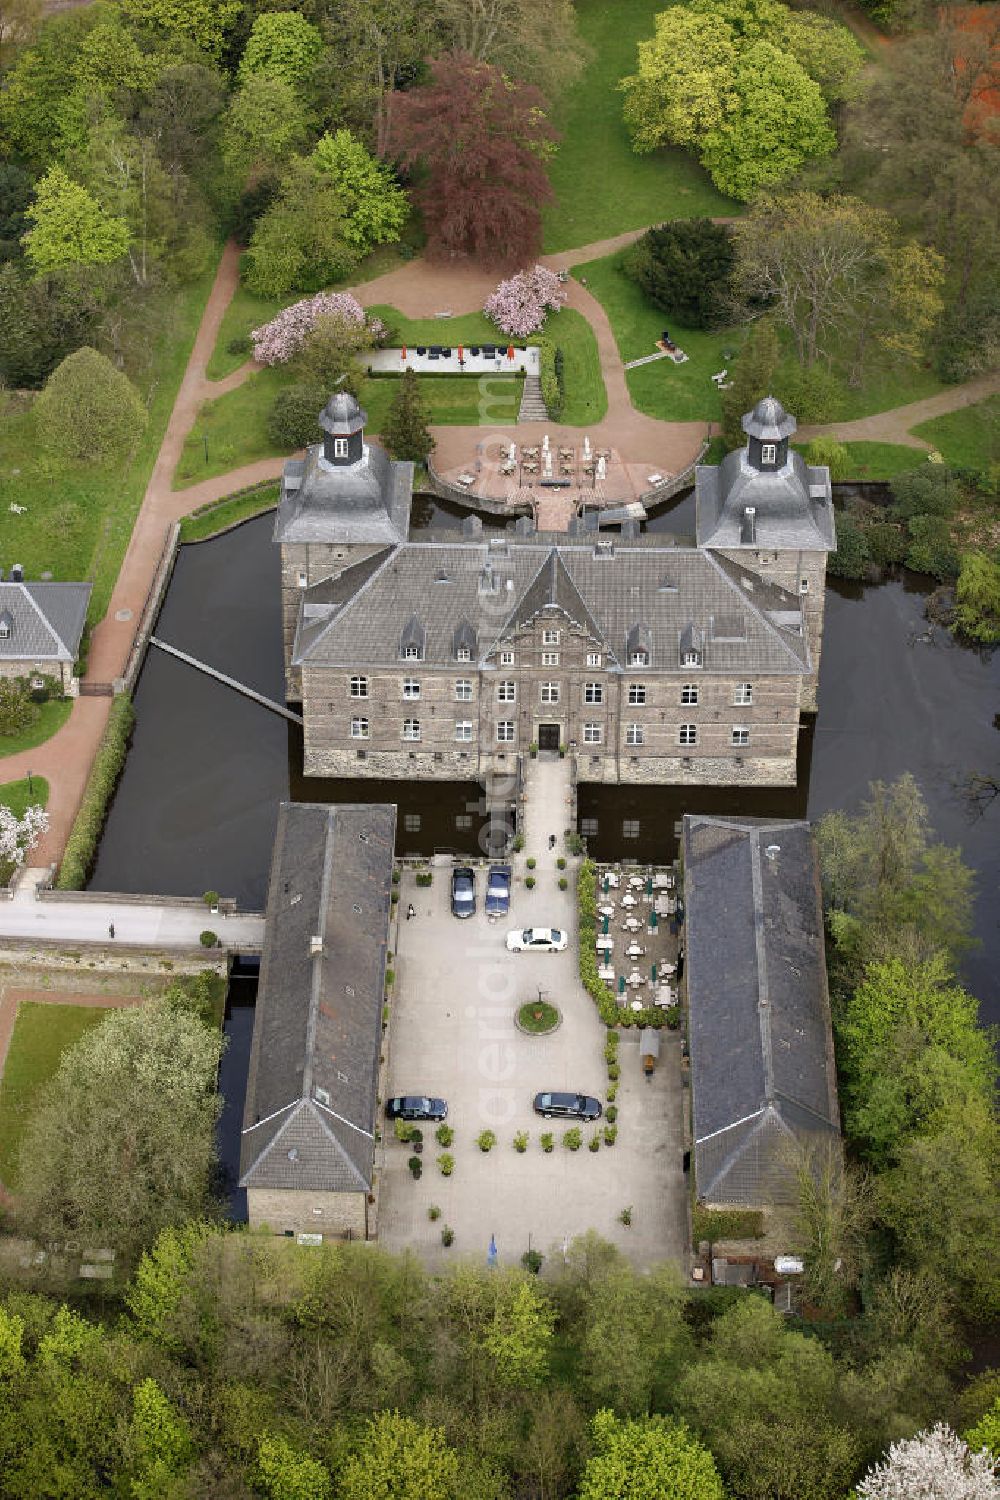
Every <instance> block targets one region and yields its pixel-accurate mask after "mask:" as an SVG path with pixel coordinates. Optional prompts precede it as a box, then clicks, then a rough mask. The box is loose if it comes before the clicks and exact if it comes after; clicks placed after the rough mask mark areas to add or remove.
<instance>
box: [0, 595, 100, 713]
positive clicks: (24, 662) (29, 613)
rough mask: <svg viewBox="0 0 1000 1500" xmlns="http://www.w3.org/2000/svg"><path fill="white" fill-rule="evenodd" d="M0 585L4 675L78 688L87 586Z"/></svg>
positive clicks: (65, 690) (0, 668)
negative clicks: (49, 679)
mask: <svg viewBox="0 0 1000 1500" xmlns="http://www.w3.org/2000/svg"><path fill="white" fill-rule="evenodd" d="M12 572H13V574H14V575H15V576H14V577H13V578H12V579H11V580H10V581H7V582H4V581H0V677H27V678H29V679H32V678H35V679H42V678H52V679H54V680H55V682H56V683H57V684H58V687H59V691H60V693H62V694H63V696H64V697H66V696H69V695H70V694H74V693H75V692H76V690H77V686H78V683H77V678H76V676H75V673H74V663H75V661H76V658H77V653H78V652H79V650H80V640H81V637H82V635H83V627H84V625H85V623H86V620H87V606H88V604H89V603H90V592H91V585H90V584H89V583H42V582H39V583H36V582H34V581H31V582H26V581H25V580H24V579H23V578H22V577H20V576H17V575H19V574H20V572H21V570H20V569H19V568H14V569H13V570H12Z"/></svg>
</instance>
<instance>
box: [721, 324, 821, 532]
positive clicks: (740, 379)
mask: <svg viewBox="0 0 1000 1500" xmlns="http://www.w3.org/2000/svg"><path fill="white" fill-rule="evenodd" d="M780 358H781V346H780V344H779V342H778V335H777V332H776V330H775V327H774V324H773V323H772V322H771V320H770V318H762V319H761V320H760V321H759V322H757V323H754V324H753V326H752V327H751V329H750V332H749V333H748V334H747V336H746V338H745V339H744V340H743V347H742V348H741V349H740V352H739V354H738V355H737V356H736V359H735V361H734V362H733V366H732V368H731V369H730V371H729V381H728V388H727V389H726V390H724V391H723V392H722V436H723V437H724V438H725V441H726V447H727V448H742V447H743V445H744V443H745V442H746V435H745V433H744V431H743V428H742V426H741V423H742V420H743V417H744V416H745V414H746V413H747V412H748V411H752V410H753V408H754V407H755V406H756V404H757V402H758V401H759V400H760V398H761V396H766V395H768V394H771V393H772V392H773V390H774V381H775V375H776V372H777V369H778V361H779V359H780ZM837 539H838V541H839V540H840V529H839V520H838V530H837Z"/></svg>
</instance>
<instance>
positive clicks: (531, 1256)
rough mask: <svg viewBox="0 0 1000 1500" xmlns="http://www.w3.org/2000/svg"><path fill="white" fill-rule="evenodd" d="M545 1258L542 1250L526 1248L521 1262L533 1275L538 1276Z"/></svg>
mask: <svg viewBox="0 0 1000 1500" xmlns="http://www.w3.org/2000/svg"><path fill="white" fill-rule="evenodd" d="M544 1259H545V1256H544V1255H543V1254H542V1252H541V1251H540V1250H525V1252H524V1254H523V1255H522V1256H521V1264H522V1266H523V1267H524V1269H525V1270H526V1271H529V1272H530V1273H531V1275H532V1276H537V1275H538V1273H539V1271H540V1270H541V1269H542V1261H543V1260H544Z"/></svg>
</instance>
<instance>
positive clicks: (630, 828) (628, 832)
mask: <svg viewBox="0 0 1000 1500" xmlns="http://www.w3.org/2000/svg"><path fill="white" fill-rule="evenodd" d="M638 837H639V819H638V818H623V819H622V838H623V839H637V838H638Z"/></svg>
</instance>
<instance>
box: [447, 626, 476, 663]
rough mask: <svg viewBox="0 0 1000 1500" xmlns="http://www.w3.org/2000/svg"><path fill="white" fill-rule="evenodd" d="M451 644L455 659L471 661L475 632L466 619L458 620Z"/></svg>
mask: <svg viewBox="0 0 1000 1500" xmlns="http://www.w3.org/2000/svg"><path fill="white" fill-rule="evenodd" d="M451 644H452V650H453V651H454V654H455V660H456V661H472V658H473V656H474V655H475V652H476V644H477V642H476V632H475V630H474V629H473V628H472V626H471V625H470V623H469V621H468V620H461V621H459V623H458V625H457V626H456V628H455V634H454V636H453V637H452V643H451Z"/></svg>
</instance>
